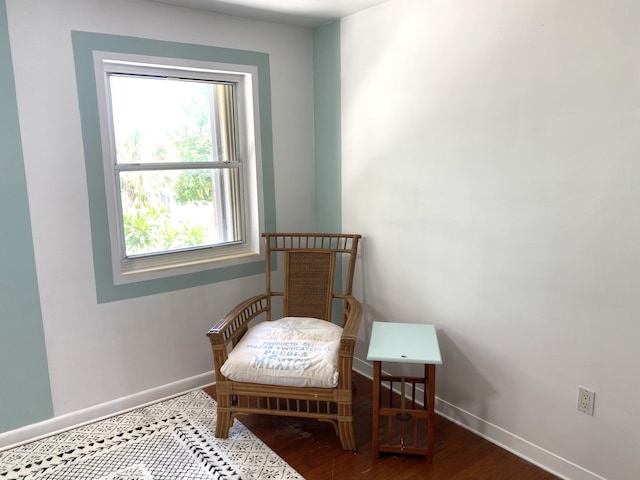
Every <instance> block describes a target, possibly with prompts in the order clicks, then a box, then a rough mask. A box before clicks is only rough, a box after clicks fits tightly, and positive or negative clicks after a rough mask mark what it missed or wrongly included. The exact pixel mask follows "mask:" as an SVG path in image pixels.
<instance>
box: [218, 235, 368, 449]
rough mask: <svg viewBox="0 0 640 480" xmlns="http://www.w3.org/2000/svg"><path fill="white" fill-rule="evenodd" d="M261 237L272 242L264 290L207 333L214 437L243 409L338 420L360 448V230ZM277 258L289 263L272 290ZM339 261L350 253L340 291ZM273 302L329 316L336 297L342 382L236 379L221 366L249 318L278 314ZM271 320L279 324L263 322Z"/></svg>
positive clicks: (344, 435) (287, 310) (344, 437)
mask: <svg viewBox="0 0 640 480" xmlns="http://www.w3.org/2000/svg"><path fill="white" fill-rule="evenodd" d="M263 237H264V240H265V243H266V256H265V258H266V292H265V293H263V294H260V295H257V296H254V297H252V298H249V299H248V300H246V301H244V302H243V303H240V304H239V305H238V306H236V307H235V308H234V309H233V310H232V311H231V312H230V313H228V314H227V315H226V316H225V317H224V318H223V319H222V320H220V321H219V322H218V323H217V324H216V325H215V326H214V327H213V328H211V330H209V332H208V333H207V336H208V337H209V340H210V342H211V348H212V350H213V360H214V366H215V374H216V396H217V403H218V408H217V411H218V414H217V415H218V416H217V424H216V432H215V436H216V437H218V438H227V437H228V434H229V428H230V427H231V424H232V422H233V418H234V417H235V416H236V415H238V414H269V415H280V416H293V417H303V418H315V419H318V420H321V421H328V422H330V423H332V424H333V425H334V427H335V429H336V434H337V435H338V436H339V437H340V442H341V444H342V448H343V449H344V450H357V448H356V442H355V436H354V431H353V412H352V398H353V397H352V364H353V352H354V347H355V343H356V336H357V333H358V327H359V324H360V318H361V316H362V307H361V304H360V302H359V301H358V300H357V299H355V298H354V297H353V296H352V295H351V288H352V284H353V276H354V271H355V263H356V252H357V247H358V241H359V239H360V235H346V234H311V233H309V234H307V233H304V234H301V233H293V234H292V233H286V234H275V233H265V234H263ZM274 260H275V261H278V262H280V261H282V263H278V265H282V266H283V267H284V280H283V282H282V283H283V284H284V285H283V287H282V289H279V288H278V289H277V291H273V290H272V288H273V286H272V271H271V267H272V263H273V262H274ZM339 260H346V261H345V262H344V264H345V265H347V267H346V268H347V271H346V275H345V278H346V281H345V284H344V287H343V288H342V289H341V290H340V291H336V288H335V287H334V284H336V283H340V282H334V277H335V275H336V271H338V272H339V271H340V269H339V268H338V269H336V267H337V266H338V265H339ZM274 276H275V275H274ZM273 280H274V281H275V279H273ZM278 297H280V298H278ZM274 302H275V304H276V305H279V306H281V308H282V313H283V317H313V318H316V319H322V320H326V321H329V322H331V319H332V312H333V310H334V304H335V305H336V307H337V308H336V310H338V308H339V311H340V314H341V317H342V318H341V322H340V323H341V326H342V331H341V333H338V335H340V336H339V347H337V350H338V354H337V356H338V358H337V374H338V381H337V386H335V387H307V386H282V385H275V384H264V383H251V382H247V381H233V380H231V379H229V378H227V377H225V375H224V374H223V373H222V372H221V368H222V366H223V365H224V363H225V362H226V361H227V359H228V355H229V353H230V352H231V350H232V349H233V348H234V347H235V346H236V345H237V344H238V342H239V341H240V340H241V338H242V337H243V336H244V335H245V333H246V332H247V330H248V328H250V327H249V322H250V321H252V320H254V319H262V320H266V321H271V320H272V318H271V317H272V305H273V304H274ZM274 310H275V308H274ZM273 320H275V319H273ZM259 323H262V322H259ZM318 323H320V322H318ZM270 325H273V324H265V325H264V326H270ZM321 325H324V324H323V323H322V324H321ZM331 328H335V327H333V326H331ZM338 332H340V330H338ZM336 344H337V340H336Z"/></svg>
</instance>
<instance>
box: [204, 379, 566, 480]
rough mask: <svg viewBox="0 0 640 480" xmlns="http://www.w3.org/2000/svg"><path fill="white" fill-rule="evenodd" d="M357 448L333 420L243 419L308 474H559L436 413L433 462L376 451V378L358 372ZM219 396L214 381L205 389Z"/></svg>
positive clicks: (498, 477)
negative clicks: (376, 455)
mask: <svg viewBox="0 0 640 480" xmlns="http://www.w3.org/2000/svg"><path fill="white" fill-rule="evenodd" d="M354 384H355V388H356V390H355V398H354V416H355V418H354V421H355V431H356V440H357V443H358V451H357V452H345V451H344V450H342V448H341V447H340V441H339V440H338V437H337V436H336V434H335V430H334V428H333V426H332V425H331V424H329V423H327V422H318V421H316V420H310V419H296V418H287V417H272V416H268V415H244V416H241V417H239V418H238V419H239V420H240V421H241V422H242V423H243V424H244V425H245V426H246V427H247V428H248V429H249V430H251V431H252V432H253V433H254V434H255V435H257V436H258V437H259V438H260V439H261V440H262V441H263V442H264V443H266V444H267V445H268V446H269V447H270V448H271V449H272V450H273V451H275V452H276V453H277V454H278V455H280V456H281V457H282V458H283V459H284V460H286V461H287V462H288V463H289V465H291V466H292V467H293V468H295V469H296V470H297V471H298V472H299V473H300V474H301V475H302V476H304V477H305V479H307V480H330V479H340V480H343V479H345V480H346V479H367V480H386V479H389V480H391V479H394V480H397V479H402V480H410V479H416V480H417V479H421V480H423V479H424V480H427V479H428V480H444V479H446V480H462V479H476V480H502V479H504V480H549V479H557V478H558V477H556V476H554V475H552V474H550V473H548V472H546V471H544V470H542V469H540V468H538V467H536V466H534V465H532V464H530V463H528V462H526V461H524V460H522V459H521V458H519V457H517V456H516V455H513V454H511V453H509V452H507V451H505V450H503V449H501V448H499V447H497V446H495V445H494V444H492V443H490V442H488V441H487V440H484V439H482V438H481V437H478V436H477V435H474V434H473V433H471V432H469V431H467V430H465V429H463V428H462V427H459V426H458V425H456V424H454V423H452V422H450V421H448V420H446V419H444V418H442V417H440V416H438V415H436V424H435V431H436V441H435V453H434V458H433V463H432V464H427V463H426V461H425V457H423V456H413V455H395V454H381V456H380V459H379V460H373V455H372V451H371V415H372V397H371V394H372V385H371V380H369V379H367V378H365V377H363V376H361V375H358V374H356V373H354ZM206 391H207V393H209V395H211V396H212V397H213V398H215V386H214V387H210V388H208V389H206Z"/></svg>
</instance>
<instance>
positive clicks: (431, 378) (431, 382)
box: [424, 365, 436, 463]
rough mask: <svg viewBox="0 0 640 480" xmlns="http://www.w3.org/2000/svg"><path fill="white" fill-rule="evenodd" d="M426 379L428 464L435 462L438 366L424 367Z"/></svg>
mask: <svg viewBox="0 0 640 480" xmlns="http://www.w3.org/2000/svg"><path fill="white" fill-rule="evenodd" d="M424 375H425V379H426V381H427V382H428V385H427V386H426V387H427V388H426V390H427V391H426V392H425V393H426V394H427V398H426V399H425V403H426V404H427V412H428V413H427V462H428V463H431V462H433V442H434V439H435V433H434V422H435V401H436V366H435V365H425V366H424Z"/></svg>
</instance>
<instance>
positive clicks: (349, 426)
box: [338, 420, 358, 452]
mask: <svg viewBox="0 0 640 480" xmlns="http://www.w3.org/2000/svg"><path fill="white" fill-rule="evenodd" d="M338 435H340V443H341V444H342V449H343V450H350V451H353V452H355V451H357V450H358V447H356V436H355V434H354V432H353V420H338Z"/></svg>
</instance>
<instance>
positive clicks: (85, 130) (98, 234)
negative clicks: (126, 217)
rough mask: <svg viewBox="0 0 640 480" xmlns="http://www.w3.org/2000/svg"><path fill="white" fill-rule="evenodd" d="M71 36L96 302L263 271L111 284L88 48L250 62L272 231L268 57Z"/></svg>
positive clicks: (240, 269) (239, 269) (231, 269)
mask: <svg viewBox="0 0 640 480" xmlns="http://www.w3.org/2000/svg"><path fill="white" fill-rule="evenodd" d="M71 40H72V45H73V55H74V61H75V67H76V82H77V87H78V102H79V106H80V116H81V126H82V139H83V146H84V156H85V168H86V175H87V191H88V194H89V213H90V222H91V225H90V227H91V239H92V248H93V264H94V272H95V281H96V295H97V300H98V303H107V302H112V301H117V300H123V299H127V298H135V297H142V296H146V295H154V294H158V293H164V292H170V291H175V290H180V289H184V288H190V287H195V286H200V285H206V284H211V283H216V282H221V281H226V280H231V279H235V278H241V277H245V276H250V275H257V274H261V273H264V269H265V264H264V261H256V262H251V263H246V264H242V265H234V266H227V267H219V268H215V267H213V268H212V269H210V270H205V271H201V272H196V273H189V274H182V275H176V276H171V277H166V278H159V279H154V280H145V281H140V282H135V283H129V284H122V285H115V284H114V281H113V273H112V267H111V246H110V243H109V224H108V217H107V203H106V192H105V178H104V169H103V157H102V143H101V139H100V119H99V116H98V98H97V92H96V78H95V73H94V63H93V52H94V51H103V52H116V53H127V54H137V55H149V56H157V57H167V58H176V59H189V60H201V61H209V62H218V63H228V64H236V65H252V66H255V67H256V68H257V70H258V104H259V110H260V111H259V112H258V116H259V118H260V137H261V147H262V151H261V156H262V180H263V185H262V190H263V208H264V226H265V230H267V231H274V230H275V225H276V209H275V182H274V171H273V137H272V124H271V77H270V67H269V55H268V54H266V53H262V52H253V51H247V50H235V49H229V48H221V47H212V46H208V45H196V44H188V43H176V42H168V41H161V40H151V39H144V38H137V37H127V36H120V35H107V34H99V33H92V32H80V31H72V32H71Z"/></svg>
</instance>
